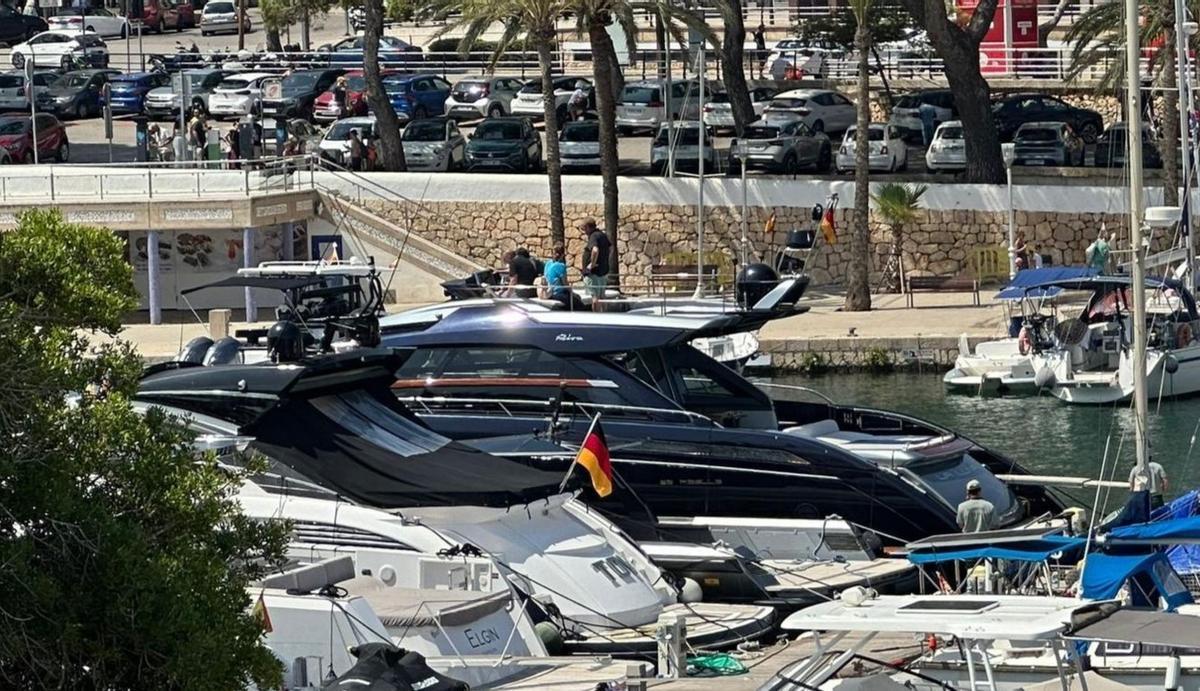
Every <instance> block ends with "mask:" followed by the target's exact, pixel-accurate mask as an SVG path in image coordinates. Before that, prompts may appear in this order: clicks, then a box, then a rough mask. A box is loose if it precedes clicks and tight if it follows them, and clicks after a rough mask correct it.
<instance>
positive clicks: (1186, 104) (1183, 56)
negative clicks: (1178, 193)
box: [1175, 0, 1196, 293]
mask: <svg viewBox="0 0 1200 691" xmlns="http://www.w3.org/2000/svg"><path fill="white" fill-rule="evenodd" d="M1186 22H1187V13H1186V10H1185V9H1184V6H1183V0H1175V68H1176V72H1177V74H1176V84H1177V85H1178V86H1179V150H1180V156H1179V160H1180V161H1181V162H1182V163H1183V195H1184V199H1185V200H1186V199H1189V198H1190V196H1191V194H1192V160H1191V152H1192V147H1191V145H1190V144H1191V141H1190V136H1189V135H1190V134H1191V130H1192V123H1191V113H1192V84H1191V79H1190V77H1189V72H1191V70H1189V69H1188V34H1187V29H1186V27H1185V25H1186ZM1180 208H1181V209H1182V210H1183V213H1186V214H1188V215H1189V216H1190V215H1191V213H1192V205H1191V204H1189V203H1187V202H1186V201H1185V202H1184V203H1182V204H1180ZM1180 221H1181V222H1182V223H1186V224H1187V225H1186V226H1184V227H1185V228H1187V235H1185V236H1184V237H1183V242H1184V248H1185V249H1186V250H1187V252H1186V256H1187V273H1186V274H1185V276H1186V277H1187V278H1186V279H1185V280H1186V281H1187V282H1186V283H1185V285H1187V288H1188V290H1189V291H1192V292H1193V293H1195V291H1196V243H1195V240H1193V238H1192V222H1191V221H1192V219H1191V218H1183V217H1182V216H1180Z"/></svg>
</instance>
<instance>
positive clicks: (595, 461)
mask: <svg viewBox="0 0 1200 691" xmlns="http://www.w3.org/2000/svg"><path fill="white" fill-rule="evenodd" d="M575 462H576V463H578V464H579V465H581V466H583V467H584V468H586V469H587V471H588V475H591V476H592V488H593V489H595V490H596V494H598V495H600V496H601V497H607V496H608V495H610V494H612V490H613V488H612V477H613V468H612V460H611V459H610V458H609V457H608V442H607V441H605V439H604V430H603V429H601V428H600V420H598V419H597V420H596V421H595V422H593V423H592V428H591V429H590V430H588V434H587V436H586V437H584V439H583V444H581V445H580V446H579V454H578V455H577V456H576V457H575Z"/></svg>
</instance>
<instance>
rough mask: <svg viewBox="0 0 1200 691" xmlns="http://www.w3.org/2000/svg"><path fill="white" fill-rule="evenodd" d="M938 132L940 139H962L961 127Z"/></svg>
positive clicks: (944, 128)
mask: <svg viewBox="0 0 1200 691" xmlns="http://www.w3.org/2000/svg"><path fill="white" fill-rule="evenodd" d="M939 131H940V132H941V135H940V136H941V138H942V139H962V138H963V128H962V127H943V128H942V129H941V130H939Z"/></svg>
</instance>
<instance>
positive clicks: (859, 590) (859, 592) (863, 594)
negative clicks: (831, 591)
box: [838, 585, 879, 607]
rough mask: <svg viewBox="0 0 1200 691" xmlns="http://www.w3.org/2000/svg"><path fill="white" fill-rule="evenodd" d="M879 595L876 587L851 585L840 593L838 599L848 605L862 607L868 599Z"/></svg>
mask: <svg viewBox="0 0 1200 691" xmlns="http://www.w3.org/2000/svg"><path fill="white" fill-rule="evenodd" d="M877 597H879V593H878V592H876V591H875V589H874V588H864V587H862V586H861V585H855V586H851V587H849V588H846V589H845V590H843V591H842V592H840V593H838V599H839V600H841V601H842V603H843V604H844V605H846V606H847V607H861V606H862V605H863V603H865V602H867V601H868V600H874V599H875V598H877Z"/></svg>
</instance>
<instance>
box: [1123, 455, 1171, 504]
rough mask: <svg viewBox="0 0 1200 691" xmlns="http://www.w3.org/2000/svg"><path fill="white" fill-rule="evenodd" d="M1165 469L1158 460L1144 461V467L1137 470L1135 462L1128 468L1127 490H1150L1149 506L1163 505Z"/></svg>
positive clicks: (1165, 490) (1165, 483) (1165, 481)
mask: <svg viewBox="0 0 1200 691" xmlns="http://www.w3.org/2000/svg"><path fill="white" fill-rule="evenodd" d="M1167 486H1168V483H1167V471H1166V470H1164V469H1163V467H1162V465H1161V464H1160V463H1158V461H1149V462H1148V463H1146V469H1145V470H1144V471H1142V472H1140V473H1139V472H1138V467H1137V464H1136V463H1135V464H1134V466H1133V468H1131V469H1130V470H1129V491H1131V492H1142V491H1149V492H1150V508H1151V509H1157V508H1159V507H1160V506H1162V505H1163V503H1164V500H1163V495H1165V494H1166V492H1167Z"/></svg>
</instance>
